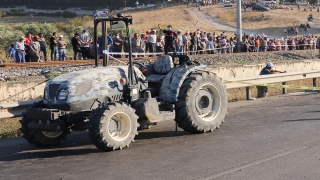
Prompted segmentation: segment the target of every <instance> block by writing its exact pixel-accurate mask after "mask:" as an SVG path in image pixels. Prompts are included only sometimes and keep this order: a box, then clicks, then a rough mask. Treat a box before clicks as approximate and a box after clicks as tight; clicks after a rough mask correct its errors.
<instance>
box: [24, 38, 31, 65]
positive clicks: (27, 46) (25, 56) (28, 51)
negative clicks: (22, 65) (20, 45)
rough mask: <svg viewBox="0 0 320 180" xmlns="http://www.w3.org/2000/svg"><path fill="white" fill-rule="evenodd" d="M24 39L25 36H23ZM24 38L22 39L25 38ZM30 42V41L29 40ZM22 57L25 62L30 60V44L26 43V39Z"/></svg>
mask: <svg viewBox="0 0 320 180" xmlns="http://www.w3.org/2000/svg"><path fill="white" fill-rule="evenodd" d="M25 39H26V38H25ZM25 39H24V40H25ZM30 43H31V41H30ZM24 54H25V55H24V59H25V61H26V62H31V56H30V45H28V44H27V43H26V41H24Z"/></svg>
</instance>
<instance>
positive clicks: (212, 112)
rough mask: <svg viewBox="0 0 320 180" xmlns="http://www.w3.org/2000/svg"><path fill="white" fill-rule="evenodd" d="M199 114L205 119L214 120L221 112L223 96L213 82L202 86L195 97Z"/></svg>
mask: <svg viewBox="0 0 320 180" xmlns="http://www.w3.org/2000/svg"><path fill="white" fill-rule="evenodd" d="M195 105H196V111H197V113H198V116H199V117H200V118H201V119H202V120H204V121H212V120H214V119H215V117H216V116H217V115H218V114H219V111H220V108H221V98H220V93H219V91H218V89H217V88H216V87H215V86H214V85H212V84H204V85H203V86H201V87H200V88H199V90H198V92H197V94H196V97H195Z"/></svg>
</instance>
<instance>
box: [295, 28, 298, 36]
mask: <svg viewBox="0 0 320 180" xmlns="http://www.w3.org/2000/svg"><path fill="white" fill-rule="evenodd" d="M298 32H299V30H298V27H295V29H294V33H296V36H298Z"/></svg>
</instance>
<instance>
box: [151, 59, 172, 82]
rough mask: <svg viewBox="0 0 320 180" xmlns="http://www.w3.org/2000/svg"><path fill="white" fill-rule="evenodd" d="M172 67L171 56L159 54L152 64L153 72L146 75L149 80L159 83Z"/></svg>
mask: <svg viewBox="0 0 320 180" xmlns="http://www.w3.org/2000/svg"><path fill="white" fill-rule="evenodd" d="M173 67H174V65H173V61H172V57H171V56H159V57H158V58H157V60H156V62H155V63H154V64H153V69H154V72H153V73H152V74H150V75H148V76H147V80H148V81H149V82H155V83H161V82H162V80H163V79H164V77H165V76H166V75H167V74H168V73H169V72H170V71H171V69H172V68H173Z"/></svg>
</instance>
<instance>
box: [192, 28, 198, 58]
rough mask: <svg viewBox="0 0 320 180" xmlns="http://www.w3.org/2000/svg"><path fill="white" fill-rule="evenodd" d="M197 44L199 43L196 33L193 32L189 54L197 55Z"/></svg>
mask: <svg viewBox="0 0 320 180" xmlns="http://www.w3.org/2000/svg"><path fill="white" fill-rule="evenodd" d="M198 42H199V39H198V37H197V34H196V32H194V33H193V34H192V36H191V47H190V51H191V54H197V49H198Z"/></svg>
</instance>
